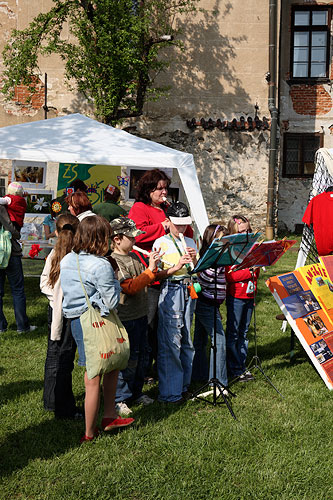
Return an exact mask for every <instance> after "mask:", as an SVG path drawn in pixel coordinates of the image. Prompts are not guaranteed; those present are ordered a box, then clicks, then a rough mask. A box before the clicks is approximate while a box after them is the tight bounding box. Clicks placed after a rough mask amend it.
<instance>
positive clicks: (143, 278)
mask: <svg viewBox="0 0 333 500" xmlns="http://www.w3.org/2000/svg"><path fill="white" fill-rule="evenodd" d="M110 225H111V229H112V237H111V239H112V248H113V252H112V255H111V257H112V258H113V259H115V261H116V263H117V265H118V271H117V277H118V279H119V281H120V286H121V288H122V291H121V294H120V302H119V304H118V315H119V318H120V320H121V321H122V323H123V325H124V326H125V328H126V330H127V333H128V336H129V340H130V358H129V361H128V366H127V368H125V370H122V371H120V372H119V377H118V384H117V391H116V403H117V406H116V408H117V411H118V412H119V413H120V414H122V415H129V414H130V413H131V412H132V410H131V409H130V408H129V407H128V406H127V403H137V404H140V403H141V404H144V405H147V404H151V403H153V402H154V400H153V399H151V398H150V397H149V396H147V395H146V394H142V388H143V384H144V377H145V351H146V344H147V329H148V321H147V313H148V294H147V286H148V285H149V284H150V283H152V282H154V281H156V279H162V278H165V277H167V276H170V275H171V274H173V273H175V272H177V270H179V269H180V268H181V267H182V266H183V265H184V262H188V261H189V260H190V259H189V257H188V256H186V257H184V258H182V259H178V260H179V262H178V264H177V265H176V266H174V267H173V268H172V269H169V270H166V271H161V272H158V270H157V268H156V266H157V263H158V262H159V260H160V254H159V252H158V251H153V252H151V253H150V256H149V264H148V267H147V268H145V266H144V265H143V264H142V262H141V261H140V258H139V257H138V256H137V255H136V254H135V253H133V252H132V249H133V245H134V244H135V237H136V236H138V235H139V234H143V231H140V230H139V229H137V228H136V226H135V223H134V222H133V221H132V220H131V219H127V218H125V217H120V218H118V219H114V220H113V221H111V223H110Z"/></svg>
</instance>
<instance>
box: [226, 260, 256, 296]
mask: <svg viewBox="0 0 333 500" xmlns="http://www.w3.org/2000/svg"><path fill="white" fill-rule="evenodd" d="M232 267H233V266H226V268H225V277H226V280H227V295H232V297H235V298H236V299H253V297H254V294H253V293H246V290H247V287H248V284H249V281H252V274H251V272H250V269H242V270H241V271H232ZM230 270H231V272H229V271H230ZM259 272H260V270H259V268H257V269H255V271H254V280H253V281H254V287H255V291H256V290H257V279H258V276H259Z"/></svg>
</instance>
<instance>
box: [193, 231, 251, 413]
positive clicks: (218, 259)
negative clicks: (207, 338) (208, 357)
mask: <svg viewBox="0 0 333 500" xmlns="http://www.w3.org/2000/svg"><path fill="white" fill-rule="evenodd" d="M250 244H251V245H252V242H251V243H250ZM232 245H233V243H232V242H227V243H225V244H224V245H222V246H221V248H220V249H219V250H217V252H216V255H215V257H214V260H213V261H212V260H210V261H209V264H208V265H207V267H205V265H202V261H204V258H205V256H206V254H205V255H204V256H203V257H202V258H201V259H200V261H199V262H198V264H197V265H196V267H195V268H194V270H193V271H192V273H196V272H197V271H198V270H201V271H203V270H205V269H208V268H213V269H214V270H215V277H214V281H215V287H214V328H213V338H212V339H211V349H212V350H213V377H212V378H210V379H209V380H208V382H206V383H205V384H204V385H203V386H201V387H200V388H199V389H198V390H196V391H195V392H194V393H193V395H192V398H193V399H195V398H196V399H199V400H201V401H206V402H207V403H209V404H212V405H213V406H216V405H220V404H226V406H227V408H228V410H229V412H230V414H231V416H232V417H233V418H234V419H235V420H237V419H236V416H235V414H234V412H233V409H232V407H231V404H230V402H229V400H228V395H230V396H232V397H236V395H235V394H234V393H233V392H232V391H231V390H230V389H227V388H226V386H225V385H223V384H222V382H221V381H220V380H219V379H218V378H217V376H216V355H217V347H216V343H217V342H216V335H217V314H218V304H217V270H218V268H219V267H222V266H223V265H229V263H230V265H232V264H233V263H234V262H235V261H237V259H238V258H239V255H240V254H241V252H242V251H243V250H244V248H245V246H246V245H249V238H248V235H246V240H245V241H244V246H243V248H241V249H239V250H238V252H236V255H235V256H234V257H232V255H231V252H230V247H232ZM237 245H239V242H237ZM223 254H227V257H226V258H227V262H225V263H224V264H223V263H222V262H223ZM230 261H231V262H230ZM211 387H212V390H213V401H210V400H209V399H207V398H206V397H205V395H208V394H209V393H211V390H210V391H209V392H208V394H207V393H204V394H201V393H202V391H203V390H204V389H206V388H211ZM217 389H218V390H219V394H218V395H217ZM219 397H221V398H222V399H223V401H218V398H219Z"/></svg>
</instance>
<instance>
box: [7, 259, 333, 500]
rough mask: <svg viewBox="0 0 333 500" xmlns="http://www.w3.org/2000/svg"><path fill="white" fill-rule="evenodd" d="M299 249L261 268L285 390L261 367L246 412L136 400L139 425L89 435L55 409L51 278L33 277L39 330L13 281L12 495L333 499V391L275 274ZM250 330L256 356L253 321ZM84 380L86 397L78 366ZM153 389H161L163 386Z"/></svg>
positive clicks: (265, 310) (262, 317) (242, 395)
mask: <svg viewBox="0 0 333 500" xmlns="http://www.w3.org/2000/svg"><path fill="white" fill-rule="evenodd" d="M296 256H297V254H296V252H292V251H289V252H288V253H287V254H286V255H285V256H284V257H283V258H282V259H281V260H280V261H279V263H278V264H277V265H276V266H274V267H273V268H270V269H268V271H267V272H266V273H262V274H261V277H260V279H259V294H258V300H257V325H258V351H259V356H260V359H261V361H262V365H263V368H264V370H265V372H266V373H267V375H268V376H269V377H270V378H271V379H272V381H273V383H274V384H275V385H276V386H277V388H278V389H279V390H280V391H281V393H282V394H283V398H282V397H281V396H279V395H278V394H277V393H276V392H275V391H274V389H273V388H272V387H271V386H270V385H269V384H267V382H266V381H265V380H264V378H263V377H262V375H261V374H260V372H258V371H255V372H254V375H255V380H254V381H253V382H249V383H243V384H242V383H238V384H235V385H234V386H233V388H234V390H235V392H236V394H237V396H236V398H234V399H233V400H232V405H233V410H234V412H235V414H236V416H237V421H234V420H233V419H232V418H231V416H230V414H229V412H228V410H227V408H226V407H225V405H221V406H218V407H213V406H211V405H208V404H207V403H204V402H199V401H196V402H188V403H186V404H185V405H184V406H182V407H177V408H169V407H167V406H166V405H163V404H160V403H157V402H155V403H154V404H153V405H151V406H150V407H146V408H143V407H139V406H138V407H135V408H134V417H135V419H136V422H135V425H134V426H133V427H132V428H128V429H126V430H123V431H121V432H118V433H114V434H110V433H109V434H103V435H101V436H100V437H99V438H98V439H97V440H96V441H95V442H92V443H86V444H84V445H82V446H80V445H79V444H78V442H79V438H80V436H81V435H82V433H83V429H84V427H83V423H82V422H80V423H79V422H71V421H58V420H55V419H54V418H53V414H52V413H48V412H45V411H44V409H43V404H42V387H43V366H44V361H45V353H46V338H47V327H46V307H47V301H46V299H45V298H44V297H42V296H41V295H40V293H39V281H38V279H37V278H26V295H27V302H28V314H29V316H30V318H31V321H32V323H33V324H37V325H38V329H37V330H36V331H35V332H33V333H31V334H26V335H22V334H21V335H20V334H18V333H17V332H16V330H15V322H14V317H13V311H12V302H11V295H10V292H9V290H8V289H7V290H6V295H5V298H4V309H5V312H6V315H7V316H8V320H9V327H10V328H12V329H10V330H8V332H6V333H5V334H2V335H1V338H0V381H1V386H0V390H1V393H0V422H1V426H0V471H1V479H0V499H1V500H2V499H6V500H7V499H23V500H25V499H29V500H30V499H33V500H37V499H43V500H46V499H47V500H49V499H50V500H51V499H59V500H60V499H66V500H67V499H68V500H69V499H73V500H74V499H75V500H80V499H86V500H90V499H99V500H107V499H110V500H146V499H156V500H157V499H161V500H185V499H186V500H187V499H188V500H201V499H202V500H205V499H212V500H243V499H244V500H245V499H247V500H250V499H253V500H259V499H262V500H268V499H280V500H300V499H304V500H305V499H306V500H310V499H313V500H321V499H322V500H329V499H332V498H333V486H332V485H333V478H332V475H333V474H332V456H333V453H332V448H331V439H332V427H333V425H332V414H333V394H332V393H331V392H330V391H329V390H328V389H327V388H326V386H325V384H324V382H323V381H322V380H321V378H320V377H319V375H318V374H317V372H316V371H315V369H314V368H313V367H312V365H311V363H310V362H309V361H308V358H307V356H306V354H305V353H304V351H303V350H302V347H301V346H300V345H299V344H298V342H297V343H296V360H295V361H294V362H293V363H292V364H291V363H290V361H289V344H290V329H289V328H288V329H287V332H286V333H283V332H282V331H281V330H280V327H281V322H279V321H277V320H276V319H275V315H276V314H278V313H279V312H280V310H279V308H278V306H277V305H276V303H275V300H274V299H273V297H272V295H271V294H270V292H269V290H268V289H267V288H266V286H265V283H264V281H265V279H266V278H267V277H269V276H270V275H275V274H281V273H283V272H287V271H290V270H292V269H293V268H294V265H295V262H296ZM249 338H250V350H249V359H250V358H251V356H252V355H253V332H252V331H250V336H249ZM73 384H74V391H75V394H76V397H77V399H78V403H79V405H81V404H82V403H83V399H84V385H83V371H82V369H80V368H79V367H78V366H75V369H74V373H73ZM146 389H147V393H148V394H149V395H150V396H152V397H156V396H157V386H153V387H147V388H146ZM319 430H320V435H319Z"/></svg>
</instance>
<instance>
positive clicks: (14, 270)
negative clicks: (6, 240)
mask: <svg viewBox="0 0 333 500" xmlns="http://www.w3.org/2000/svg"><path fill="white" fill-rule="evenodd" d="M6 276H7V278H8V282H9V286H10V289H11V292H12V297H13V304H14V313H15V320H16V326H17V330H18V331H25V330H28V329H29V319H28V316H27V313H26V300H25V293H24V278H23V269H22V261H21V257H19V256H17V255H15V256H14V255H11V256H10V259H9V262H8V267H7V268H6V269H0V330H6V329H7V326H8V323H7V320H6V317H5V315H4V312H3V296H4V293H5V280H6Z"/></svg>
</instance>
